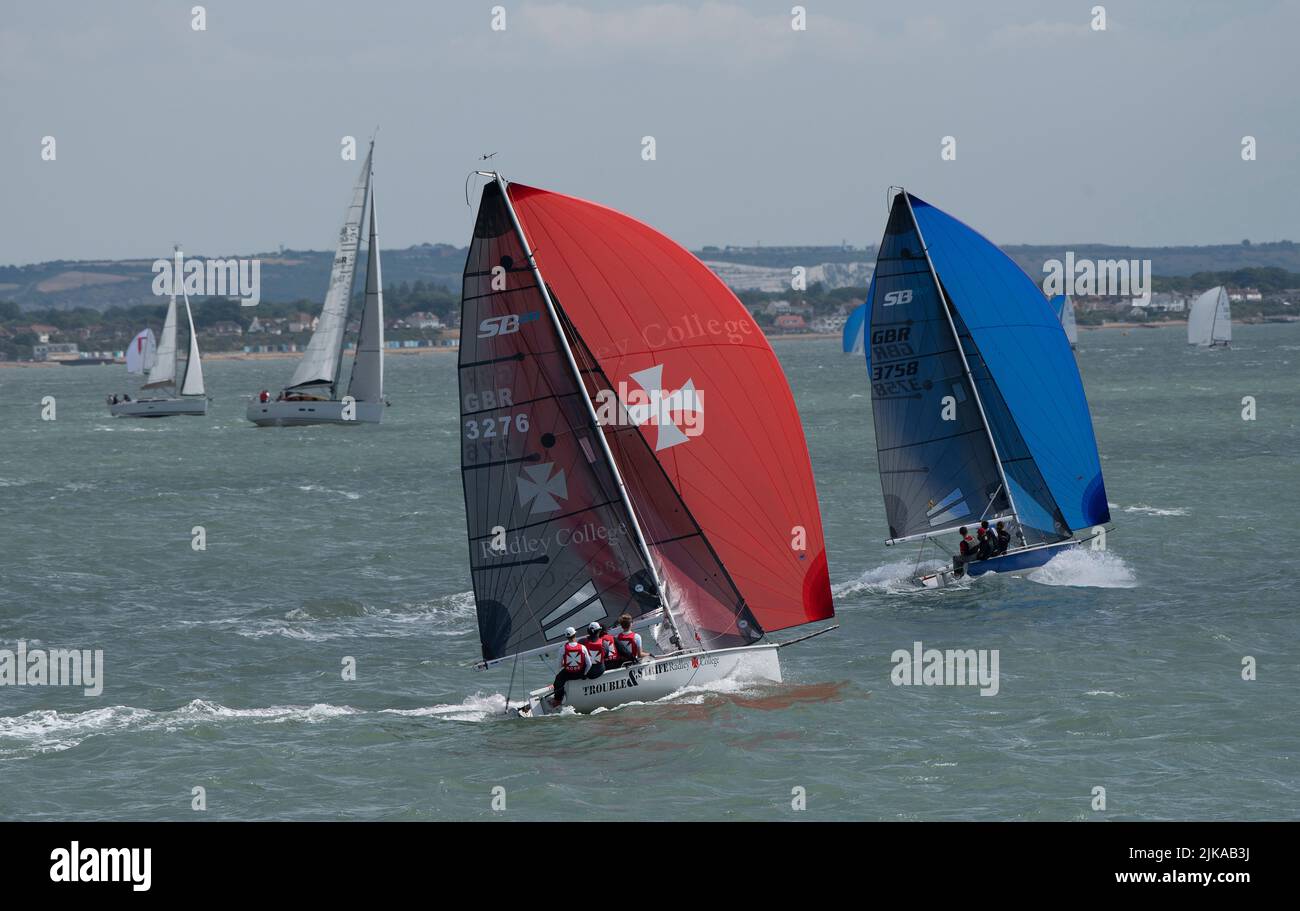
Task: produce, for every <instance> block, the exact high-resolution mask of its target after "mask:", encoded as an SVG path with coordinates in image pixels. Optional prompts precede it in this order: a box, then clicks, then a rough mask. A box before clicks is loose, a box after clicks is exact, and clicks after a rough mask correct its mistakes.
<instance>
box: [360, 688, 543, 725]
mask: <svg viewBox="0 0 1300 911" xmlns="http://www.w3.org/2000/svg"><path fill="white" fill-rule="evenodd" d="M524 704H525V703H523V702H511V703H510V705H509V708H519V707H521V706H523V705H524ZM506 709H507V706H506V697H505V696H503V695H501V694H500V693H482V692H479V693H475V694H474V695H473V696H466V697H465V700H464V701H463V702H461V703H460V704H459V705H451V704H448V705H430V706H426V707H424V708H418V709H383V710H382V714H385V715H401V716H403V717H405V718H434V719H437V720H439V721H491V720H493V719H494V718H507V717H510V718H513V717H514V715H513V713H508V712H507V711H506Z"/></svg>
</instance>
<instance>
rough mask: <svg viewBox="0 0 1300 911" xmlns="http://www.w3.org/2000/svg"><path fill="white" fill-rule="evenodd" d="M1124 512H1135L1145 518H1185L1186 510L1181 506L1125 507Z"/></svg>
mask: <svg viewBox="0 0 1300 911" xmlns="http://www.w3.org/2000/svg"><path fill="white" fill-rule="evenodd" d="M1124 511H1125V512H1136V513H1140V514H1142V515H1145V516H1185V515H1187V509H1186V508H1185V507H1182V506H1170V507H1162V506H1125V507H1124Z"/></svg>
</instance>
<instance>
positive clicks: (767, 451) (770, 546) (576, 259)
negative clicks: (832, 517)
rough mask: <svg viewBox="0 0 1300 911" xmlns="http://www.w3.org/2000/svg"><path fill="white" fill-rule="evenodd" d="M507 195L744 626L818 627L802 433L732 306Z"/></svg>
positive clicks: (569, 207)
mask: <svg viewBox="0 0 1300 911" xmlns="http://www.w3.org/2000/svg"><path fill="white" fill-rule="evenodd" d="M509 193H510V199H511V202H512V203H513V204H514V207H515V211H516V214H517V216H518V218H519V221H520V223H521V224H522V226H523V228H524V232H525V233H526V234H527V235H528V242H529V244H530V245H531V247H532V249H533V253H534V256H535V257H536V259H537V264H538V266H539V268H540V269H541V273H542V277H543V279H544V280H545V281H546V282H547V285H548V286H549V287H550V288H551V290H552V291H553V296H554V297H555V299H556V302H557V304H558V306H559V307H560V308H561V309H562V310H563V312H564V314H565V316H566V317H567V318H568V319H569V320H570V321H571V323H572V325H573V326H574V328H575V329H576V330H577V332H578V333H579V334H580V335H581V337H582V339H583V341H584V342H585V343H586V347H587V349H588V350H589V351H590V352H591V353H592V355H593V356H594V357H595V359H596V361H597V363H598V364H599V366H600V368H601V370H602V371H603V372H604V374H605V375H606V377H607V378H608V380H609V382H610V383H611V384H612V385H613V387H614V388H615V389H616V390H617V395H618V400H619V401H618V403H617V404H619V405H621V406H623V407H622V408H620V409H618V411H619V419H620V421H621V422H623V423H624V424H626V423H628V422H631V423H633V424H635V425H636V426H637V427H638V429H639V431H640V433H641V434H642V436H643V438H644V439H645V441H646V443H647V444H648V446H649V448H650V450H651V451H652V452H653V453H654V455H655V457H656V458H657V459H658V460H659V462H660V464H661V465H662V466H663V469H664V471H665V473H666V474H667V475H668V477H669V479H670V480H671V481H672V483H673V485H674V486H675V488H676V489H677V492H678V494H679V495H680V496H681V498H682V500H683V502H684V503H685V504H686V506H687V508H688V509H690V511H691V514H692V515H693V516H694V518H695V521H696V522H698V523H699V526H700V528H701V529H702V530H703V532H704V534H705V536H706V537H707V539H708V541H709V543H710V544H711V545H712V547H713V548H714V550H716V552H717V554H718V557H719V558H720V559H721V561H722V564H723V565H724V566H725V567H726V569H727V572H728V573H729V575H730V576H731V578H732V580H733V581H734V583H735V585H736V587H737V588H738V589H739V590H740V593H741V594H742V595H743V597H744V599H745V602H746V604H747V605H748V607H749V608H750V610H751V611H752V612H753V615H754V617H755V619H756V620H757V621H758V623H759V624H760V625H761V626H762V627H763V629H764V630H765V631H767V632H773V631H775V630H779V629H784V628H786V627H790V626H797V625H799V624H801V623H808V622H811V621H814V620H822V619H825V618H827V617H830V616H832V614H833V613H834V608H833V606H832V604H831V592H830V578H829V574H828V571H827V566H826V550H825V544H824V542H823V540H822V526H821V513H820V510H819V508H818V505H817V491H816V487H815V485H814V483H813V475H812V465H811V464H810V463H809V460H808V447H807V444H806V443H805V441H804V435H803V427H802V425H801V424H800V422H799V414H798V412H797V411H796V410H795V404H794V397H793V396H792V395H791V393H790V387H789V385H788V384H787V383H786V380H785V375H784V374H783V373H782V371H781V366H780V364H779V363H778V362H777V359H776V355H775V354H774V353H773V351H772V348H771V346H770V345H769V344H768V342H767V339H766V338H765V337H764V336H763V333H762V330H760V329H759V328H758V326H757V325H756V324H755V323H754V320H753V318H752V317H751V316H750V314H749V312H748V311H747V310H746V309H745V306H744V305H743V304H742V303H741V302H740V301H739V300H738V299H737V298H736V296H735V295H734V294H732V293H731V291H730V290H729V289H728V288H727V287H726V285H724V284H723V283H722V282H721V281H720V280H719V279H718V277H717V276H715V275H714V274H713V273H712V272H710V271H709V270H708V268H707V267H706V266H705V265H704V264H703V263H701V262H700V261H699V260H697V259H696V258H695V257H694V256H692V255H691V254H690V253H689V252H688V251H687V250H685V249H684V248H682V247H681V246H679V245H677V244H676V243H674V242H673V241H671V240H669V239H668V238H667V237H665V236H664V235H662V234H660V233H659V232H658V231H655V230H654V229H653V228H650V227H649V226H647V225H644V224H642V223H641V222H638V221H636V220H635V219H632V218H629V217H627V216H626V215H623V214H622V213H620V212H616V211H614V210H613V209H609V208H606V207H604V206H600V205H596V204H594V203H590V202H586V201H585V200H581V199H575V198H574V197H571V196H563V195H560V194H558V193H550V192H547V191H545V190H539V189H535V188H533V187H526V186H522V185H520V184H511V185H510V187H509ZM597 407H598V410H599V408H600V403H597ZM620 467H622V466H620Z"/></svg>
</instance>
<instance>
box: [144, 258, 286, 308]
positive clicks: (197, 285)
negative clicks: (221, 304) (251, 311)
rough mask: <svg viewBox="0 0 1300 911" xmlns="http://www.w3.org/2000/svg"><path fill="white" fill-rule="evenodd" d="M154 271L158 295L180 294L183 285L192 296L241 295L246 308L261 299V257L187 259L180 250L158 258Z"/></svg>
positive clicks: (154, 289) (155, 289)
mask: <svg viewBox="0 0 1300 911" xmlns="http://www.w3.org/2000/svg"><path fill="white" fill-rule="evenodd" d="M153 273H154V279H153V293H154V294H156V295H157V296H159V297H172V296H175V295H178V294H180V293H181V290H182V288H184V291H185V293H186V294H188V295H190V296H191V297H234V298H238V299H239V303H240V305H241V306H244V307H256V306H257V305H258V303H259V302H260V301H261V300H262V261H261V260H260V259H241V258H239V257H236V258H234V259H209V260H202V259H186V258H185V255H184V254H183V253H181V251H180V250H177V251H176V254H175V256H173V257H172V258H171V259H155V260H154V261H153ZM177 279H180V280H179V281H177Z"/></svg>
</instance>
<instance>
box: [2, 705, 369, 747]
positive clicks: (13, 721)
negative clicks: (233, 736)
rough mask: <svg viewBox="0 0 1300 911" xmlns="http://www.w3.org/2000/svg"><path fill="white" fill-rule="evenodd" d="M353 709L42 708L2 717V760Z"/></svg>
mask: <svg viewBox="0 0 1300 911" xmlns="http://www.w3.org/2000/svg"><path fill="white" fill-rule="evenodd" d="M357 711H358V710H357V709H354V708H351V707H349V706H345V705H343V706H340V705H325V704H320V703H318V704H315V705H309V706H298V705H277V706H270V707H268V708H251V709H234V708H229V707H227V706H224V705H220V704H219V703H215V702H208V701H206V700H203V699H195V700H193V701H192V702H190V703H188V704H186V705H183V706H181V707H180V708H178V709H174V710H172V711H164V712H155V711H152V710H150V709H141V708H136V707H134V706H129V705H111V706H106V707H104V708H99V709H91V710H89V711H85V712H59V711H55V710H53V709H40V710H38V711H34V712H28V713H26V714H25V715H11V716H0V757H5V756H12V755H14V754H25V753H28V754H30V753H57V752H61V751H63V750H70V749H72V748H73V747H75V746H77V745H78V744H80V743H81V742H82V741H84V740H86V739H87V738H88V737H94V736H96V735H101V734H124V733H130V732H135V731H178V730H186V729H189V728H193V727H198V726H199V725H202V724H208V723H212V722H224V721H235V722H239V721H249V722H254V723H284V722H295V721H296V722H302V723H305V724H313V723H316V722H320V721H325V720H328V719H330V718H336V717H339V716H340V715H352V714H356V713H357Z"/></svg>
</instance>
